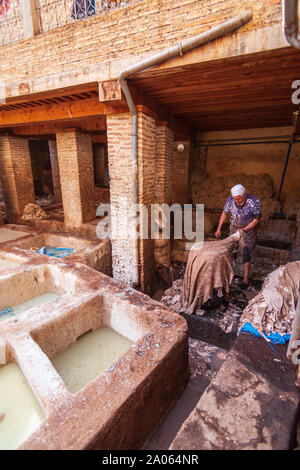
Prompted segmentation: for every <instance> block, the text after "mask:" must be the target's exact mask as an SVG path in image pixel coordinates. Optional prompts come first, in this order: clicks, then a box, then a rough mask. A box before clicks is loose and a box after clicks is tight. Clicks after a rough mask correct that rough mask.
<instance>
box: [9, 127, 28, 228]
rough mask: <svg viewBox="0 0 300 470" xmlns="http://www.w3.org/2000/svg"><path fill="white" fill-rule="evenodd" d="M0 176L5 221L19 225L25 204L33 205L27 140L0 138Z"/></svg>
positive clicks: (12, 137)
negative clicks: (5, 215)
mask: <svg viewBox="0 0 300 470" xmlns="http://www.w3.org/2000/svg"><path fill="white" fill-rule="evenodd" d="M0 174H1V180H2V187H3V194H4V202H5V207H6V214H7V221H8V222H9V223H20V221H21V217H22V215H23V211H24V207H25V206H26V204H28V203H35V194H34V186H33V177H32V167H31V159H30V152H29V144H28V140H27V139H23V138H21V137H14V136H8V135H7V136H3V137H0Z"/></svg>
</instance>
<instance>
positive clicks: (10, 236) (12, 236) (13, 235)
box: [0, 227, 30, 243]
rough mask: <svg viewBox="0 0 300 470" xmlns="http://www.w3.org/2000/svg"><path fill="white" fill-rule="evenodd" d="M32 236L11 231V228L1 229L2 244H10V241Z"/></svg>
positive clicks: (18, 231) (0, 240) (0, 239)
mask: <svg viewBox="0 0 300 470" xmlns="http://www.w3.org/2000/svg"><path fill="white" fill-rule="evenodd" d="M25 235H30V233H29V232H20V230H11V229H9V228H5V227H1V228H0V243H4V242H8V241H10V240H17V239H18V238H21V237H24V236H25Z"/></svg>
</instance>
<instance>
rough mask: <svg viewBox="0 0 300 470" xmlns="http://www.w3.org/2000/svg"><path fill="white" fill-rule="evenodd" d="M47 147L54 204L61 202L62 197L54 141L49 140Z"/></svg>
mask: <svg viewBox="0 0 300 470" xmlns="http://www.w3.org/2000/svg"><path fill="white" fill-rule="evenodd" d="M48 145H49V153H50V162H51V172H52V184H53V192H54V198H55V201H56V202H61V200H62V196H61V186H60V176H59V165H58V156H57V145H56V140H49V141H48Z"/></svg>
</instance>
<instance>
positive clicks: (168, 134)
mask: <svg viewBox="0 0 300 470" xmlns="http://www.w3.org/2000/svg"><path fill="white" fill-rule="evenodd" d="M173 154H174V132H173V131H172V130H171V129H169V128H168V127H167V124H165V125H160V126H158V127H157V128H156V165H155V174H156V181H155V195H156V200H157V202H158V203H159V204H162V203H166V204H170V203H171V201H172V178H173Z"/></svg>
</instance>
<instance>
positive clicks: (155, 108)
mask: <svg viewBox="0 0 300 470" xmlns="http://www.w3.org/2000/svg"><path fill="white" fill-rule="evenodd" d="M129 88H130V92H131V94H132V97H133V100H134V103H135V104H136V106H137V107H139V106H144V107H145V109H148V110H151V112H152V115H153V118H154V119H155V120H156V121H157V123H158V122H168V126H169V127H170V129H173V130H174V131H175V132H176V131H177V130H180V133H181V134H183V135H185V136H187V137H191V136H193V135H194V134H195V133H196V130H195V129H194V128H193V127H189V126H187V125H186V124H185V123H184V122H183V121H180V120H178V119H177V118H175V117H174V115H173V114H172V113H170V112H169V111H167V110H166V109H165V108H164V107H163V106H161V105H159V104H157V103H156V102H155V101H154V100H152V99H151V98H150V97H149V96H147V95H146V94H145V93H143V92H142V91H141V90H140V89H139V88H138V87H137V86H136V85H135V86H131V85H130V84H129ZM141 109H142V108H140V110H141ZM146 114H147V112H146Z"/></svg>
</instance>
